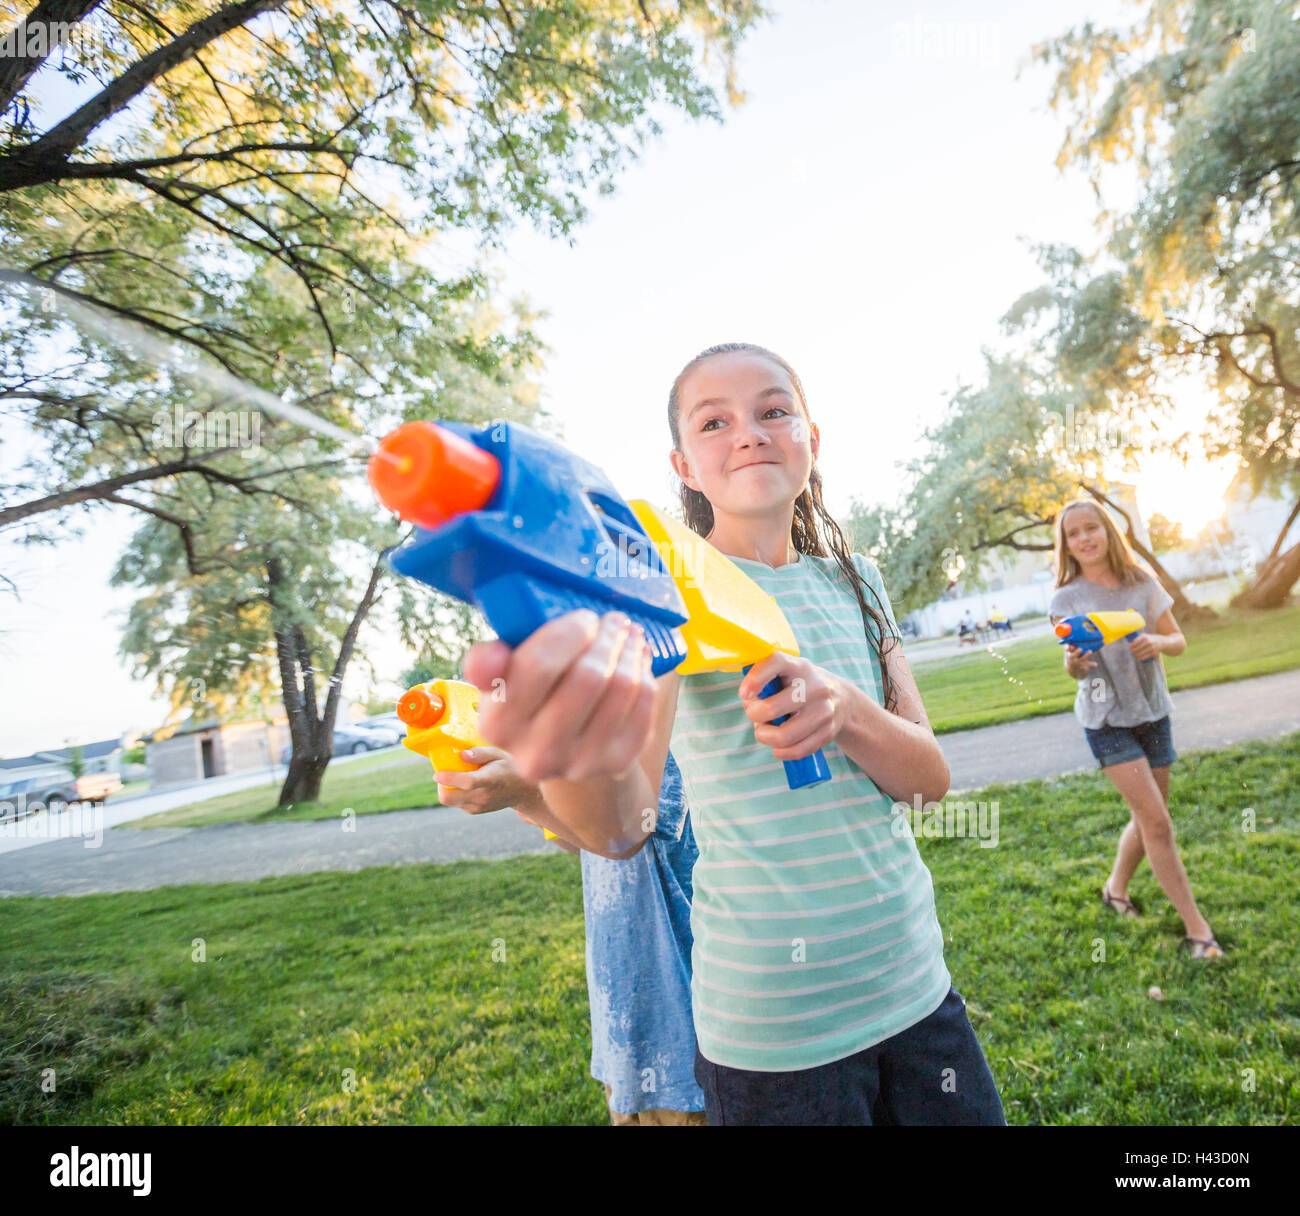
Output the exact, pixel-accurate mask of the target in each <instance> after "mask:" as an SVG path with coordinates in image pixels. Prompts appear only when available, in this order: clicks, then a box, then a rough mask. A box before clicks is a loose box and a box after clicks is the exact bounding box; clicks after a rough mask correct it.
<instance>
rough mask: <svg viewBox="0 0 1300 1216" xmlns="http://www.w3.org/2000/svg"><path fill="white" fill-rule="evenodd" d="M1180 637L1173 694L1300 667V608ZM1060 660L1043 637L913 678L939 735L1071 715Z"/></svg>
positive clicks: (922, 666)
mask: <svg viewBox="0 0 1300 1216" xmlns="http://www.w3.org/2000/svg"><path fill="white" fill-rule="evenodd" d="M1183 632H1184V633H1185V634H1186V636H1187V649H1186V650H1185V651H1183V653H1182V654H1180V655H1179V656H1178V657H1177V658H1172V659H1171V658H1162V660H1161V661H1162V662H1163V663H1164V665H1165V674H1166V677H1167V679H1168V681H1169V687H1170V688H1171V689H1173V690H1177V689H1180V688H1195V687H1197V686H1199V685H1203V684H1222V683H1224V682H1225V681H1228V680H1241V679H1245V678H1247V677H1249V676H1259V675H1267V674H1268V673H1270V672H1274V671H1287V670H1291V669H1293V668H1297V667H1300V604H1294V605H1289V606H1287V607H1286V608H1281V609H1278V610H1277V611H1276V612H1233V613H1232V614H1231V615H1230V616H1221V617H1220V618H1219V619H1218V620H1216V621H1211V622H1210V623H1208V624H1206V625H1188V626H1185V627H1184V630H1183ZM1062 661H1063V660H1062V654H1061V646H1060V645H1059V643H1058V642H1057V641H1056V639H1055V638H1050V637H1040V638H1029V639H1026V640H1025V641H1022V642H1013V643H1012V644H1011V645H1009V646H999V647H998V648H997V649H996V650H993V651H987V650H985V649H984V648H983V647H980V648H979V649H977V650H971V651H967V652H965V653H964V654H957V655H953V656H951V657H950V658H947V659H939V660H935V661H933V662H922V663H918V664H917V665H916V667H915V668H914V669H913V671H914V674H915V676H916V683H917V687H918V688H919V689H920V690H921V697H922V699H923V700H924V701H925V708H926V712H927V713H928V714H929V716H930V722H931V724H932V725H933V727H934V729H935V732H936V733H938V734H941V733H943V732H944V731H950V730H968V729H970V728H972V727H976V726H991V725H993V724H994V723H997V722H1011V721H1014V720H1015V719H1018V718H1032V717H1036V716H1037V715H1039V714H1052V713H1059V712H1061V711H1062V710H1068V709H1070V708H1071V707H1072V706H1073V705H1074V697H1075V691H1076V689H1077V688H1078V685H1077V683H1076V682H1075V681H1074V680H1072V679H1071V678H1070V677H1069V676H1068V675H1067V674H1066V672H1065V669H1064V667H1063V666H1062Z"/></svg>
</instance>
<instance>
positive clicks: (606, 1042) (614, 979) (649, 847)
mask: <svg viewBox="0 0 1300 1216" xmlns="http://www.w3.org/2000/svg"><path fill="white" fill-rule="evenodd" d="M480 756H486V757H490V760H489V762H488V763H485V764H483V765H482V767H480V768H479V769H478V770H477V771H476V772H469V773H453V772H439V773H435V774H434V777H435V780H437V781H438V783H439V784H440V785H444V786H450V787H452V788H453V789H455V790H461V791H464V793H463V794H462V793H448V794H447V795H446V797H445V798H444V802H445V803H446V805H448V806H459V807H460V808H461V809H462V810H464V811H466V812H467V813H468V814H471V815H478V814H484V813H486V812H489V811H499V810H502V809H504V808H506V807H514V808H515V811H516V813H517V814H518V815H519V817H520V818H521V819H523V820H524V821H525V822H527V823H533V822H534V820H533V819H532V817H531V816H530V814H529V809H530V804H532V803H533V801H534V800H535V799H540V798H541V790H540V789H538V787H537V786H536V785H532V784H530V783H529V782H526V781H524V780H523V779H522V778H521V777H520V776H519V775H518V774H517V773H516V772H515V770H514V766H513V764H512V763H511V760H510V755H509V753H507V752H504V751H502V750H501V749H500V748H494V747H484V748H476V749H474V754H473V755H471V756H470V757H469V758H470V759H478V758H480ZM554 843H555V844H556V845H557V846H558V847H560V848H562V849H565V850H566V851H567V852H570V853H577V854H579V856H580V858H581V861H582V911H583V919H584V922H585V925H586V963H587V999H588V1004H589V1006H590V1011H591V1075H592V1076H593V1077H594V1078H595V1079H596V1080H597V1081H599V1082H600V1083H601V1085H602V1086H603V1087H604V1091H605V1103H606V1106H607V1107H608V1109H609V1119H610V1122H611V1123H612V1124H613V1125H614V1126H616V1127H624V1126H636V1125H641V1126H645V1125H651V1126H653V1125H659V1126H687V1125H693V1126H700V1127H703V1126H704V1125H705V1123H706V1120H705V1115H704V1091H703V1090H702V1089H700V1086H699V1084H698V1082H697V1081H696V1080H695V1027H694V1025H693V1023H692V1021H691V944H692V943H691V878H692V873H693V871H694V868H695V859H696V857H697V856H698V852H699V850H698V849H697V848H696V846H695V835H694V833H693V832H692V830H691V822H690V816H689V814H688V813H687V807H686V800H685V796H684V794H683V792H682V778H681V772H680V770H679V769H678V767H677V761H676V760H675V759H673V754H672V752H671V751H670V752H669V753H668V759H667V762H666V764H665V766H664V777H663V784H662V786H661V787H660V792H659V810H658V818H657V820H656V822H655V830H654V832H653V833H652V834H651V835H650V837H649V838H648V839H647V841H646V843H645V845H644V846H643V847H642V848H641V849H640V850H638V851H637V852H636V853H634V854H633V855H632V856H631V857H628V858H625V859H623V860H614V859H611V858H608V857H598V856H597V855H596V854H594V853H589V852H586V851H585V850H582V849H579V848H578V847H577V846H576V845H573V844H571V843H569V842H568V841H566V840H562V839H561V840H556V841H555V842H554Z"/></svg>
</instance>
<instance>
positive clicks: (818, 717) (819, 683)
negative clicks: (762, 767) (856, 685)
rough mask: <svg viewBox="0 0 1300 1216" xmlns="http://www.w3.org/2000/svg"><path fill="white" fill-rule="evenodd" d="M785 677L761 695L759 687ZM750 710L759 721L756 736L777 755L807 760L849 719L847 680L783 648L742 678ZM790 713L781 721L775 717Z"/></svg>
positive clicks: (778, 757)
mask: <svg viewBox="0 0 1300 1216" xmlns="http://www.w3.org/2000/svg"><path fill="white" fill-rule="evenodd" d="M776 676H779V677H780V679H781V684H782V688H781V690H780V692H777V693H775V694H773V695H772V696H770V697H767V698H766V699H764V700H760V699H759V696H758V694H759V692H760V691H761V690H762V689H763V687H764V686H765V685H766V684H767V683H768V682H769V681H770V680H771V679H772V678H773V677H776ZM739 691H740V697H741V700H742V701H743V702H744V704H745V713H746V714H747V715H748V716H749V719H750V721H751V722H753V723H755V726H754V738H755V739H757V740H758V741H759V742H760V743H761V744H763V746H764V747H770V748H771V749H772V755H773V756H774V757H775V758H776V759H777V760H802V759H803V758H804V757H805V756H811V755H812V754H813V753H814V752H815V751H818V750H819V749H821V748H823V747H825V746H826V745H827V744H828V743H830V742H832V741H833V740H834V739H836V738H837V737H838V736H839V733H840V731H842V730H843V729H844V724H845V722H846V721H847V718H848V705H849V702H848V695H847V690H846V689H845V687H844V681H843V680H841V679H840V677H839V676H836V675H832V674H831V673H830V672H829V671H827V670H826V669H825V668H823V667H815V666H814V665H813V664H812V663H810V662H809V661H808V660H807V659H803V658H795V657H794V656H793V655H789V654H786V653H785V652H784V651H781V650H778V651H776V652H775V653H774V654H771V655H769V656H768V657H767V658H766V659H763V660H762V662H759V663H755V664H754V666H753V668H752V669H751V670H750V672H749V674H748V675H746V676H745V678H744V679H743V680H741V682H740V690H739ZM782 714H790V715H791V716H790V718H788V719H787V720H786V721H785V722H782V723H781V725H780V726H773V725H772V719H773V718H779V717H781V715H782Z"/></svg>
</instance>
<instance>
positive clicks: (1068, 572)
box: [1054, 498, 1148, 587]
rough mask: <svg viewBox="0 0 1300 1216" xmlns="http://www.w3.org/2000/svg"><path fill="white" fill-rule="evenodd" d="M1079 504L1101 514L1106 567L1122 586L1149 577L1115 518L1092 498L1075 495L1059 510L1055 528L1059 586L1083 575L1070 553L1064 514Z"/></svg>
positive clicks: (1076, 560) (1130, 584)
mask: <svg viewBox="0 0 1300 1216" xmlns="http://www.w3.org/2000/svg"><path fill="white" fill-rule="evenodd" d="M1080 507H1091V508H1092V509H1093V510H1094V511H1096V512H1097V514H1098V515H1099V516H1101V526H1102V527H1103V528H1104V529H1105V530H1106V567H1107V569H1108V570H1110V572H1111V574H1113V575H1114V576H1115V578H1116V580H1118V582H1119V583H1120V584H1121V585H1123V586H1132V585H1133V584H1134V583H1140V582H1142V581H1143V580H1144V579H1145V578H1146V577H1148V576H1147V573H1146V571H1145V570H1144V569H1143V568H1142V565H1141V563H1140V562H1139V561H1138V559H1137V555H1136V554H1135V553H1134V552H1133V550H1132V549H1130V548H1129V543H1128V541H1127V540H1126V539H1125V537H1124V535H1123V534H1122V533H1121V532H1120V530H1119V529H1118V528H1117V527H1116V526H1115V521H1114V520H1113V519H1111V517H1110V512H1109V511H1103V510H1102V508H1101V507H1100V506H1099V505H1098V504H1097V503H1096V502H1094V501H1093V500H1092V499H1091V498H1075V499H1072V500H1071V501H1070V502H1067V503H1066V504H1065V506H1063V507H1062V508H1061V509H1060V510H1059V511H1058V512H1057V513H1056V525H1055V528H1054V532H1055V534H1056V537H1055V540H1056V585H1057V586H1058V587H1064V586H1065V584H1066V583H1072V582H1074V580H1075V579H1076V578H1081V577H1082V576H1083V568H1082V567H1081V566H1080V565H1079V560H1078V558H1076V557H1075V556H1074V554H1073V553H1071V552H1070V547H1069V546H1068V545H1067V544H1066V543H1065V517H1066V516H1067V515H1068V514H1069V513H1070V512H1071V511H1077V510H1078V509H1079V508H1080Z"/></svg>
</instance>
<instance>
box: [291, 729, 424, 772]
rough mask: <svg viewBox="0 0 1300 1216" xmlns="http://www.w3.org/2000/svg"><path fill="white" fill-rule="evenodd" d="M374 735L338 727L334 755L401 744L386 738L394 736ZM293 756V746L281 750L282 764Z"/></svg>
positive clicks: (335, 734)
mask: <svg viewBox="0 0 1300 1216" xmlns="http://www.w3.org/2000/svg"><path fill="white" fill-rule="evenodd" d="M392 733H393V732H391V731H389V732H386V733H372V732H371V731H368V730H359V729H358V728H357V727H355V726H338V727H335V729H334V755H336V756H356V755H359V754H360V753H361V752H369V751H375V750H376V749H378V748H381V747H391V746H392V745H393V743H396V742H399V740H397V739H393V740H391V742H390V740H389V739H388V738H387V737H386V736H387V735H390V734H392ZM292 754H293V744H289V745H288V746H287V747H284V748H282V749H281V750H280V763H281V764H288V763H289V757H290V756H291V755H292Z"/></svg>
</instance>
